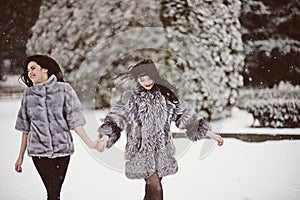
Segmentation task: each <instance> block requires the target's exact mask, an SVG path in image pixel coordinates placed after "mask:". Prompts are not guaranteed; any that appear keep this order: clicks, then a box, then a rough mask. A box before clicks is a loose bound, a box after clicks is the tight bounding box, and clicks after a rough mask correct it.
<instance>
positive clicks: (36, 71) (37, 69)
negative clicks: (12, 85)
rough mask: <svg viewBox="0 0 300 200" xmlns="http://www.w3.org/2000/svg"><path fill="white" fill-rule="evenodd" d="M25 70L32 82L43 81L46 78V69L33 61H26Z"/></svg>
mask: <svg viewBox="0 0 300 200" xmlns="http://www.w3.org/2000/svg"><path fill="white" fill-rule="evenodd" d="M27 70H28V77H29V79H30V80H31V81H32V83H44V82H45V81H47V80H48V69H45V68H42V67H41V66H39V65H38V64H37V63H36V62H34V61H31V62H29V63H28V65H27Z"/></svg>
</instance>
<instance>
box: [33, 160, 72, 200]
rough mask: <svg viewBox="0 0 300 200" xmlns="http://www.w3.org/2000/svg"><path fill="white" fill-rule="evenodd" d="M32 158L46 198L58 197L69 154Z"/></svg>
mask: <svg viewBox="0 0 300 200" xmlns="http://www.w3.org/2000/svg"><path fill="white" fill-rule="evenodd" d="M32 160H33V163H34V165H35V167H36V169H37V171H38V173H39V174H40V177H41V178H42V180H43V183H44V185H45V187H46V190H47V199H48V200H57V199H60V190H61V187H62V184H63V182H64V180H65V175H66V172H67V168H68V165H69V161H70V156H66V157H59V158H45V157H32Z"/></svg>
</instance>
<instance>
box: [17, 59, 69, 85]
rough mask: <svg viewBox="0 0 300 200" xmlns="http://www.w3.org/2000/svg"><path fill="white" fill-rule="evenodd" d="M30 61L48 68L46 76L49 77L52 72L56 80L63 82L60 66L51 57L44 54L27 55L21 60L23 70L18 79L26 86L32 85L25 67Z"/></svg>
mask: <svg viewBox="0 0 300 200" xmlns="http://www.w3.org/2000/svg"><path fill="white" fill-rule="evenodd" d="M32 61H33V62H36V63H37V64H38V65H39V66H41V67H42V68H44V69H48V77H50V76H51V75H52V74H54V75H55V76H56V78H57V81H59V82H65V81H64V79H63V74H62V71H61V68H60V67H59V65H58V64H57V62H56V61H55V60H54V59H53V58H51V57H49V56H46V55H32V56H28V57H26V58H24V59H23V60H22V61H21V65H22V69H23V71H22V74H21V76H20V79H21V80H22V81H23V82H24V83H25V85H27V86H28V87H30V86H32V85H33V83H32V81H31V80H30V79H29V77H28V68H27V66H28V64H29V63H30V62H32Z"/></svg>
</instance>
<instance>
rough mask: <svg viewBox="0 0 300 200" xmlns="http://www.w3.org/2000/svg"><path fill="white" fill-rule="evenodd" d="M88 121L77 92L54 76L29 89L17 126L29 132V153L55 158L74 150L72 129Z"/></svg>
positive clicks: (24, 98)
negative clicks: (82, 110) (83, 113)
mask: <svg viewBox="0 0 300 200" xmlns="http://www.w3.org/2000/svg"><path fill="white" fill-rule="evenodd" d="M84 124H85V119H84V116H83V115H82V113H81V104H80V102H79V100H78V98H77V95H76V93H75V91H74V90H73V88H72V87H71V86H70V85H69V84H68V83H63V82H57V79H56V77H55V76H54V75H52V76H51V77H50V78H49V79H48V80H47V81H46V82H45V83H43V84H34V85H33V86H32V87H28V88H26V89H25V91H24V96H23V99H22V103H21V108H20V110H19V112H18V116H17V121H16V125H15V128H16V129H17V130H19V131H22V132H26V133H28V137H27V138H28V139H27V151H28V155H29V156H41V157H49V158H55V157H61V156H66V155H70V154H72V153H73V152H74V146H73V139H72V136H71V132H70V130H71V129H73V128H74V127H76V126H78V125H84Z"/></svg>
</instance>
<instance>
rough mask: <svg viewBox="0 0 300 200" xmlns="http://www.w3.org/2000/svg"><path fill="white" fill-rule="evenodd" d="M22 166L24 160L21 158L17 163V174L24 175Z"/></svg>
mask: <svg viewBox="0 0 300 200" xmlns="http://www.w3.org/2000/svg"><path fill="white" fill-rule="evenodd" d="M22 164H23V158H21V157H19V158H18V160H17V161H16V163H15V170H16V172H18V173H22Z"/></svg>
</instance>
